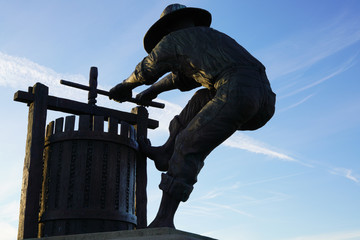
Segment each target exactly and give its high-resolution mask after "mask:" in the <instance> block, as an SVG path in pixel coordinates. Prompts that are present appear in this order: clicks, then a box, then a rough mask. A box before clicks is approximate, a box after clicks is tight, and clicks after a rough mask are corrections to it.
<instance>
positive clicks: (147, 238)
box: [27, 228, 216, 240]
mask: <svg viewBox="0 0 360 240" xmlns="http://www.w3.org/2000/svg"><path fill="white" fill-rule="evenodd" d="M27 240H216V239H214V238H209V237H205V236H201V235H197V234H194V233H188V232H184V231H179V230H176V229H172V228H152V229H140V230H128V231H118V232H103V233H89V234H77V235H67V236H56V237H47V238H40V239H39V238H31V239H27Z"/></svg>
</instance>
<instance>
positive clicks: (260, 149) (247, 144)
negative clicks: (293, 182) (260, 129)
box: [224, 132, 298, 162]
mask: <svg viewBox="0 0 360 240" xmlns="http://www.w3.org/2000/svg"><path fill="white" fill-rule="evenodd" d="M224 145H225V146H229V147H233V148H239V149H243V150H247V151H249V152H253V153H260V154H264V155H267V156H269V157H273V158H278V159H281V160H284V161H289V162H298V161H297V160H296V159H294V158H292V157H290V156H288V155H286V154H284V153H280V152H277V151H275V150H271V149H269V148H267V147H265V146H264V145H265V144H263V143H260V142H258V141H256V140H254V139H252V138H251V137H249V136H246V135H245V134H244V133H239V132H237V133H235V134H234V135H233V136H231V138H229V139H227V140H226V141H225V142H224Z"/></svg>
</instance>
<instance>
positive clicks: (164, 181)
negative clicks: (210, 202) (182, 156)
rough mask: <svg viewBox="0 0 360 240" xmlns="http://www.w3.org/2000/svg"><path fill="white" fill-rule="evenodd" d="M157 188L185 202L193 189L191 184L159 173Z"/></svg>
mask: <svg viewBox="0 0 360 240" xmlns="http://www.w3.org/2000/svg"><path fill="white" fill-rule="evenodd" d="M159 188H160V189H161V190H163V191H164V192H166V193H168V194H169V195H170V196H171V197H172V198H174V199H177V200H179V201H182V202H186V201H187V200H188V199H189V196H190V194H191V192H192V190H193V186H192V185H189V184H187V183H185V182H183V181H180V180H178V179H176V178H174V177H172V176H170V175H168V174H165V173H163V174H162V175H161V182H160V185H159Z"/></svg>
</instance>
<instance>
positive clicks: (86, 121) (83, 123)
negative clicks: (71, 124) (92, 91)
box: [79, 115, 92, 131]
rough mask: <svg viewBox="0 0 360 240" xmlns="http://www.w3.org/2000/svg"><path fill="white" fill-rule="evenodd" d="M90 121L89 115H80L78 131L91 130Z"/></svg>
mask: <svg viewBox="0 0 360 240" xmlns="http://www.w3.org/2000/svg"><path fill="white" fill-rule="evenodd" d="M91 127H92V126H91V120H90V116H89V115H80V119H79V131H89V130H91Z"/></svg>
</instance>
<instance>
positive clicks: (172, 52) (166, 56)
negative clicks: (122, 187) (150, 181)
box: [110, 4, 275, 228]
mask: <svg viewBox="0 0 360 240" xmlns="http://www.w3.org/2000/svg"><path fill="white" fill-rule="evenodd" d="M210 24H211V14H210V13H209V12H208V11H206V10H204V9H199V8H188V7H186V6H184V5H180V4H172V5H169V6H167V7H166V8H165V10H164V11H163V13H162V14H161V16H160V19H159V20H158V21H157V22H156V23H155V24H154V25H153V26H152V27H151V28H150V29H149V30H148V32H147V33H146V35H145V37H144V47H145V50H146V51H147V52H148V54H149V55H148V56H147V57H145V58H144V59H143V60H142V61H141V62H140V63H139V64H138V65H137V66H136V68H135V71H134V72H133V73H132V74H131V76H130V77H129V78H127V79H126V80H124V81H123V82H122V83H120V84H118V85H116V86H115V87H114V88H112V89H111V90H110V99H114V100H117V101H120V102H121V101H126V100H127V99H129V98H131V97H132V89H133V88H135V87H137V86H140V85H143V84H146V85H151V84H152V85H151V86H150V87H149V88H148V89H146V90H145V91H143V92H141V93H140V94H138V95H137V96H136V98H138V99H139V100H143V101H144V100H147V101H148V100H152V99H155V98H156V97H157V96H158V94H160V93H161V92H164V91H168V90H172V89H179V90H181V91H188V90H191V89H194V88H197V87H200V86H203V87H205V88H203V89H201V90H199V91H197V92H196V93H195V95H194V96H193V97H192V99H191V100H190V101H189V102H188V104H187V105H186V107H185V108H184V109H183V110H182V112H181V113H180V114H179V115H177V116H175V117H174V119H173V120H172V121H171V123H170V126H169V131H170V136H169V139H168V140H167V142H166V143H165V144H164V145H162V146H160V147H152V146H151V144H150V142H149V141H148V140H146V139H139V140H138V141H139V144H140V148H141V150H142V151H143V153H144V154H145V155H147V156H148V157H149V158H150V159H152V160H154V162H155V165H156V167H157V169H158V170H160V171H167V173H163V174H162V180H161V183H160V185H159V187H160V189H161V190H162V191H163V196H162V200H161V204H160V208H159V211H158V213H157V216H156V218H155V220H154V221H153V222H152V223H151V224H150V225H149V227H173V228H174V223H173V218H174V215H175V212H176V210H177V208H178V206H179V203H180V201H186V200H187V199H188V198H189V195H190V193H191V191H192V190H193V185H194V184H195V183H196V181H197V175H198V174H199V172H200V170H201V168H202V167H203V165H204V160H205V158H206V156H207V155H208V154H209V153H210V152H211V151H212V150H213V149H214V148H216V147H217V146H218V145H220V144H221V143H222V142H223V141H225V140H226V139H227V138H229V137H230V136H231V135H232V134H233V133H234V132H235V131H236V130H255V129H258V128H260V127H262V126H264V125H265V124H266V122H267V121H269V120H270V118H271V117H272V116H273V114H274V111H275V94H274V93H273V92H272V90H271V87H270V83H269V81H268V78H267V76H266V73H265V67H264V66H263V64H262V63H261V62H259V61H258V60H257V59H256V58H254V57H253V56H252V55H251V54H250V53H249V52H248V51H247V50H246V49H245V48H243V47H242V46H241V45H239V44H238V43H237V42H236V41H235V40H234V39H232V38H230V37H229V36H227V35H225V34H224V33H221V32H219V31H217V30H215V29H212V28H210ZM168 72H171V73H170V74H168V75H167V76H165V77H164V78H162V79H161V80H160V81H157V80H158V79H159V78H160V77H161V76H162V75H164V74H165V73H168Z"/></svg>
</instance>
